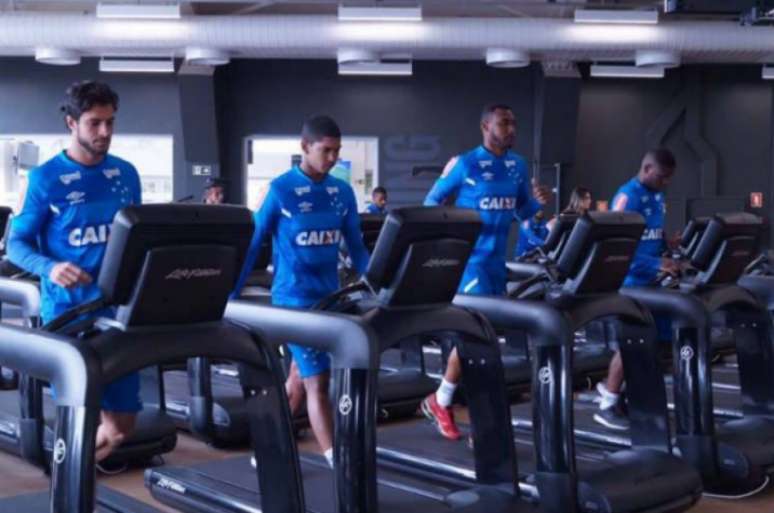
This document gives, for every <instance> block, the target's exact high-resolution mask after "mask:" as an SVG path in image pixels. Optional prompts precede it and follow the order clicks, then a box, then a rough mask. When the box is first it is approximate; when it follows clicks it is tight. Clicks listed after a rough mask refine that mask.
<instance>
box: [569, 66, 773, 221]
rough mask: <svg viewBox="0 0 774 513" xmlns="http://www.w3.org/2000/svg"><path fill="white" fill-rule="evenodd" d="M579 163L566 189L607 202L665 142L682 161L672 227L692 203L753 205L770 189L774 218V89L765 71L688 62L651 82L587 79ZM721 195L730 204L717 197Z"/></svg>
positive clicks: (671, 196)
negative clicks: (583, 190)
mask: <svg viewBox="0 0 774 513" xmlns="http://www.w3.org/2000/svg"><path fill="white" fill-rule="evenodd" d="M577 133H578V136H577V150H576V157H577V161H576V163H575V167H574V169H573V170H572V172H571V174H570V175H569V176H567V177H566V180H567V184H568V186H570V187H571V186H574V185H585V186H588V187H590V188H591V189H592V191H593V192H594V196H595V197H596V198H598V199H609V198H610V196H611V195H612V194H613V193H614V192H615V190H616V189H617V187H618V186H620V185H621V184H622V183H623V182H624V181H626V180H628V179H629V178H630V177H632V176H634V175H635V174H636V172H637V169H638V167H639V162H640V159H641V158H642V155H643V153H644V151H645V150H646V149H647V148H648V147H651V146H654V145H657V144H663V145H665V146H667V147H668V148H670V149H671V150H672V151H673V152H674V153H675V156H676V157H677V160H678V174H677V176H676V177H675V179H674V181H673V183H672V185H671V186H670V190H669V192H668V194H667V197H668V205H669V212H668V226H669V228H670V229H678V228H679V227H680V226H681V225H682V224H683V223H684V222H685V220H686V216H687V215H688V214H689V209H688V206H689V205H691V204H693V205H697V204H699V205H700V204H701V201H699V202H698V203H697V202H695V201H694V202H689V201H688V200H689V199H690V198H697V197H704V198H707V202H708V204H740V205H742V204H746V201H747V198H748V197H749V193H750V192H751V191H764V192H765V193H766V198H765V200H766V202H767V205H766V207H767V208H766V209H765V211H763V212H759V213H760V214H765V215H768V216H771V214H772V213H773V212H772V209H771V204H772V198H771V197H770V196H769V193H768V192H766V191H770V190H771V187H772V152H771V148H772V86H771V83H769V82H767V81H763V80H761V79H760V67H758V66H754V67H753V66H749V67H744V66H734V67H731V66H686V67H684V68H681V69H678V70H672V71H669V72H668V74H667V78H665V79H664V80H659V81H652V80H603V79H585V80H584V83H583V86H582V89H581V95H580V107H579V115H578V132H577ZM714 198H718V199H722V200H720V201H717V202H716V201H715V200H714Z"/></svg>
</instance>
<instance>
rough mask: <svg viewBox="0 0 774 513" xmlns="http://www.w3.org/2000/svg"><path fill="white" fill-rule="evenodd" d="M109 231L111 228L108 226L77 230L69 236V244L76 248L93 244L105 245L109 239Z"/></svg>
mask: <svg viewBox="0 0 774 513" xmlns="http://www.w3.org/2000/svg"><path fill="white" fill-rule="evenodd" d="M109 230H110V226H108V225H106V224H100V225H97V226H86V227H85V228H75V229H73V230H72V231H71V232H70V234H69V235H68V236H67V242H69V243H70V245H71V246H74V247H76V248H80V247H83V246H89V245H92V244H105V243H106V242H107V239H108V232H109Z"/></svg>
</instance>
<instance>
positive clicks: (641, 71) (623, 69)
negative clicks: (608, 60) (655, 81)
mask: <svg viewBox="0 0 774 513" xmlns="http://www.w3.org/2000/svg"><path fill="white" fill-rule="evenodd" d="M591 76H592V77H598V78H664V68H659V67H650V68H638V67H637V66H620V65H616V66H612V65H606V64H594V65H592V66H591Z"/></svg>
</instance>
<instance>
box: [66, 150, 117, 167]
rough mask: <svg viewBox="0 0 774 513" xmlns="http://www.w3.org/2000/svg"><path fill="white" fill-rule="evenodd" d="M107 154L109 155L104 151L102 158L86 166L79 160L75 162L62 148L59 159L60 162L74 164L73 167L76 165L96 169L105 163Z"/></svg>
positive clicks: (68, 164)
mask: <svg viewBox="0 0 774 513" xmlns="http://www.w3.org/2000/svg"><path fill="white" fill-rule="evenodd" d="M108 156H109V154H108V153H106V154H105V156H104V157H103V158H102V160H100V161H99V162H98V163H96V164H94V165H93V166H87V165H86V164H81V163H80V162H76V161H75V160H73V159H71V158H70V157H69V156H68V155H67V150H62V151H61V152H60V153H59V159H60V160H61V161H62V163H64V164H65V165H67V166H74V167H78V168H81V169H97V168H100V167H102V166H103V165H104V164H105V162H106V161H107V159H108Z"/></svg>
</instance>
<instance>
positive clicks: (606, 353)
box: [423, 213, 612, 399]
mask: <svg viewBox="0 0 774 513" xmlns="http://www.w3.org/2000/svg"><path fill="white" fill-rule="evenodd" d="M577 219H578V215H577V214H566V213H565V214H560V215H559V216H558V217H557V221H556V223H554V226H553V228H552V229H551V231H550V232H549V234H548V237H547V238H546V242H545V244H544V245H543V246H541V247H539V248H536V249H535V250H533V251H531V252H529V253H527V254H525V255H523V256H522V257H520V258H519V259H518V260H514V261H510V262H506V267H507V272H508V283H507V287H508V290H509V291H510V292H513V291H514V290H516V289H517V288H519V287H522V288H525V289H526V288H529V286H530V284H531V283H532V282H533V281H534V278H535V277H536V276H538V277H540V276H543V275H544V273H545V272H546V265H547V264H548V263H549V262H551V261H553V260H554V259H556V258H558V256H559V255H560V254H561V252H562V251H563V250H564V248H565V245H566V243H567V239H568V238H569V235H570V232H571V231H572V228H573V226H574V225H575V222H576V221H577ZM499 331H500V333H501V335H502V336H501V338H500V342H501V343H500V352H501V354H502V359H503V367H504V368H505V384H506V387H507V390H508V394H509V396H510V397H512V398H513V399H519V398H521V395H522V394H524V393H528V392H529V390H530V384H531V380H532V369H531V363H530V361H529V351H528V349H527V340H526V338H525V336H524V334H523V333H521V332H519V331H514V330H499ZM576 338H577V340H578V341H583V343H579V344H575V345H574V346H573V348H574V351H575V358H574V360H573V367H572V372H573V375H574V376H575V380H574V383H576V385H577V387H578V388H583V387H587V386H588V381H589V380H592V381H593V380H596V379H598V378H599V377H602V376H604V374H605V372H606V370H607V364H608V362H609V361H610V358H611V357H612V352H611V351H610V350H609V349H608V347H607V345H606V344H605V343H604V342H602V343H599V342H596V341H593V342H588V343H587V339H586V337H585V334H584V333H577V334H576ZM423 351H424V360H425V367H426V369H427V372H428V374H429V375H430V376H431V377H433V378H434V379H435V380H436V381H440V380H441V378H442V377H443V373H444V371H445V362H446V361H447V359H448V354H449V352H450V351H451V347H449V345H448V344H436V345H432V346H431V345H427V344H425V345H424V347H423ZM458 395H459V396H461V397H462V396H464V390H463V389H462V388H460V389H459V391H458Z"/></svg>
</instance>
